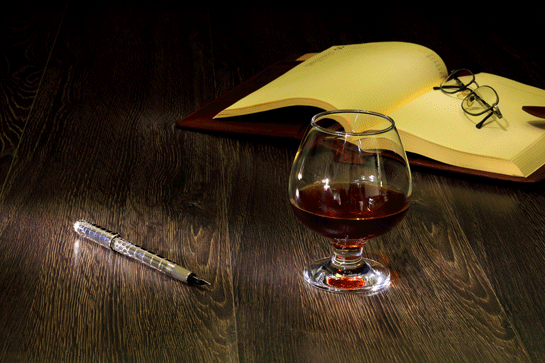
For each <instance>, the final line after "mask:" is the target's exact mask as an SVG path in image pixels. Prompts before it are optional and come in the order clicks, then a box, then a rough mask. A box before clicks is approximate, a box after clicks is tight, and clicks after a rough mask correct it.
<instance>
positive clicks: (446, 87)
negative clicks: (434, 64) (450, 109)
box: [433, 69, 503, 129]
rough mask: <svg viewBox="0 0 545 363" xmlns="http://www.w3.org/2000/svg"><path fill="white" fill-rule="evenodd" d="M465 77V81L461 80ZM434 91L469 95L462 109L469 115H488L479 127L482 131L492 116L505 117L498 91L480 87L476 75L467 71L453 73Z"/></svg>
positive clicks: (463, 102)
mask: <svg viewBox="0 0 545 363" xmlns="http://www.w3.org/2000/svg"><path fill="white" fill-rule="evenodd" d="M461 77H464V79H463V80H461V79H460V78H461ZM472 84H475V86H476V87H477V88H475V89H474V90H472V89H471V88H470V86H471V85H472ZM433 89H434V90H441V91H442V92H443V93H445V94H447V95H452V94H455V93H458V92H462V94H464V93H467V96H465V97H464V99H463V100H462V109H463V110H464V112H466V113H467V114H469V115H472V116H480V115H483V114H485V113H486V114H487V115H486V117H485V118H484V119H482V120H481V121H480V122H479V123H478V124H477V125H475V126H476V127H477V128H478V129H480V128H481V127H482V126H483V125H484V123H485V121H486V120H488V119H489V118H490V117H491V116H492V115H496V116H497V117H498V118H502V117H503V115H502V114H501V112H500V109H499V108H498V103H499V102H500V99H499V97H498V94H497V93H496V91H495V90H494V89H493V88H492V87H490V86H480V87H479V85H478V84H477V82H476V81H475V75H474V74H473V73H472V72H471V71H469V70H467V69H458V70H456V71H453V72H452V73H451V74H449V76H448V77H447V78H445V80H444V81H443V83H441V86H439V87H433Z"/></svg>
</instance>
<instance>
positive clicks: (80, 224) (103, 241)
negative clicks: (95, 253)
mask: <svg viewBox="0 0 545 363" xmlns="http://www.w3.org/2000/svg"><path fill="white" fill-rule="evenodd" d="M74 230H75V231H76V232H77V234H78V235H80V236H81V237H84V238H86V239H89V240H91V241H93V242H96V243H98V244H99V245H101V246H103V247H106V248H109V249H112V250H114V251H115V252H118V253H121V254H123V255H125V256H128V257H130V258H133V259H135V260H137V261H140V262H142V263H143V264H145V265H147V266H149V267H152V268H154V269H156V270H159V271H161V272H162V273H164V274H166V275H168V276H170V277H172V278H175V279H177V280H180V281H182V282H185V283H187V284H193V285H210V283H209V282H208V281H205V280H203V279H201V278H199V277H197V276H196V275H195V274H194V273H193V272H191V271H189V270H188V269H186V268H184V267H182V266H180V265H177V264H176V263H174V262H172V261H170V260H168V259H166V258H164V257H161V256H159V255H156V254H154V253H152V252H150V251H148V250H145V249H144V248H142V247H139V246H137V245H135V244H132V243H131V242H129V241H127V240H125V239H123V238H121V236H120V235H119V234H118V233H114V232H111V231H109V230H107V229H106V228H103V227H100V226H98V225H96V224H94V223H91V222H88V221H85V220H79V221H77V222H76V223H74Z"/></svg>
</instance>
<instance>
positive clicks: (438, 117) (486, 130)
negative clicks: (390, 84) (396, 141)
mask: <svg viewBox="0 0 545 363" xmlns="http://www.w3.org/2000/svg"><path fill="white" fill-rule="evenodd" d="M475 78H476V81H477V82H478V84H479V85H481V86H482V85H489V86H491V87H492V88H494V89H495V90H496V92H497V93H498V96H499V104H498V107H499V109H500V111H501V113H502V114H503V117H502V118H497V117H496V116H492V117H491V118H490V119H489V120H488V121H487V122H486V123H485V125H484V126H483V127H482V128H481V129H477V128H476V127H475V125H476V124H477V123H478V122H479V121H480V120H482V119H483V118H484V117H485V115H482V116H475V117H473V116H468V115H467V114H466V113H465V112H464V111H463V110H462V106H461V104H462V99H461V98H456V97H451V96H447V95H445V94H444V93H443V92H441V91H439V90H437V91H434V90H432V91H430V92H428V93H426V94H424V95H422V96H420V97H419V98H417V99H416V100H414V101H412V102H410V103H408V104H406V105H404V106H402V107H401V108H400V109H398V110H396V111H394V112H392V113H391V114H390V116H391V117H392V118H393V119H394V121H395V123H396V126H397V128H398V130H399V131H400V134H402V142H403V143H404V146H405V148H406V149H407V151H410V152H415V153H418V154H420V155H423V156H427V157H430V158H432V159H434V160H438V161H442V162H445V163H448V164H453V165H458V166H464V167H471V168H473V169H475V168H476V169H480V170H487V169H486V168H487V165H480V164H479V163H478V162H476V161H475V159H474V158H470V157H469V156H471V155H474V156H484V157H488V158H490V159H493V158H497V159H503V160H509V161H513V162H514V163H516V164H517V166H518V168H519V169H520V170H521V173H522V174H526V175H528V174H530V173H532V172H533V171H535V170H536V169H537V168H539V167H540V166H541V165H542V164H543V160H545V145H543V142H545V120H540V119H538V118H536V117H535V116H532V115H530V114H528V113H526V112H524V111H522V106H526V105H528V106H536V105H537V106H539V105H545V91H544V90H541V89H538V88H535V87H531V86H527V85H524V84H522V83H519V82H515V81H512V80H509V79H507V78H504V77H500V76H495V75H492V74H488V73H480V74H477V75H475ZM403 134H409V135H410V136H409V137H407V136H405V137H403ZM414 137H416V138H419V139H421V140H425V142H424V143H423V142H415V140H414ZM405 144H406V145H405ZM426 144H427V145H429V147H426ZM437 146H440V148H439V149H438V148H437ZM449 149H450V150H453V151H456V152H460V153H465V154H466V157H465V158H460V154H456V155H457V160H452V155H454V154H452V153H450V154H449V152H448V150H449ZM441 150H442V151H441ZM475 163H477V164H475ZM496 172H501V171H498V170H496Z"/></svg>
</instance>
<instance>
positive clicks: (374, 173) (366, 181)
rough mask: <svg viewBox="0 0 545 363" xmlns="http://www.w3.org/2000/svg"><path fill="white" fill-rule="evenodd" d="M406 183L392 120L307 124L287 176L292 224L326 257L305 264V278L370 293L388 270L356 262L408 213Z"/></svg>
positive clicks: (351, 117)
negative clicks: (314, 236) (318, 242)
mask: <svg viewBox="0 0 545 363" xmlns="http://www.w3.org/2000/svg"><path fill="white" fill-rule="evenodd" d="M411 193H412V179H411V171H410V168H409V163H408V161H407V156H406V154H405V150H404V149H403V146H402V144H401V140H400V138H399V134H398V132H397V129H396V127H395V123H394V121H393V120H392V119H391V118H389V117H387V116H385V115H382V114H379V113H375V112H370V111H361V110H337V111H328V112H323V113H320V114H318V115H316V116H314V117H313V118H312V120H311V124H310V127H309V129H308V130H307V132H306V134H305V136H304V138H303V140H302V141H301V144H300V146H299V149H298V151H297V154H296V156H295V160H294V162H293V166H292V169H291V173H290V179H289V198H290V202H291V204H292V206H293V210H294V212H295V215H296V216H297V218H298V219H299V221H300V222H301V223H302V224H303V225H304V226H306V227H307V228H308V229H310V230H311V231H313V232H316V233H318V234H319V235H321V236H324V237H326V238H327V239H328V240H329V241H330V244H331V249H332V254H331V256H329V257H327V258H323V259H320V260H318V261H315V262H313V263H311V264H310V265H308V266H307V267H306V268H305V269H304V272H303V274H304V278H305V280H306V281H308V282H309V283H310V284H311V285H313V286H315V287H318V288H321V289H325V290H328V291H334V292H361V293H365V294H375V293H377V292H379V291H381V290H384V289H385V288H387V287H388V286H389V284H390V272H389V271H388V269H387V268H386V267H385V266H383V265H382V264H380V263H379V262H377V261H374V260H370V259H367V258H364V257H363V247H364V245H365V244H366V243H367V241H369V240H370V239H372V238H374V237H378V236H381V235H383V234H385V233H386V232H388V231H390V230H391V229H392V228H393V227H394V226H396V225H397V224H398V223H399V222H400V221H401V220H402V219H403V217H404V216H405V214H406V213H407V209H408V207H409V200H410V197H411Z"/></svg>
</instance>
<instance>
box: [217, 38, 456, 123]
mask: <svg viewBox="0 0 545 363" xmlns="http://www.w3.org/2000/svg"><path fill="white" fill-rule="evenodd" d="M446 75H447V71H446V66H445V64H444V62H443V61H442V60H441V58H440V57H439V56H438V55H437V54H436V53H435V52H433V51H432V50H430V49H428V48H426V47H423V46H420V45H417V44H412V43H404V42H379V43H365V44H356V45H345V46H334V47H331V48H329V49H327V50H325V51H324V52H322V53H319V54H317V55H315V56H313V57H312V58H310V59H309V60H307V61H305V62H303V63H301V64H299V65H298V66H296V67H294V68H293V69H291V70H290V71H288V72H287V73H285V74H284V75H282V76H281V77H279V78H277V79H276V80H274V81H272V82H271V83H269V84H267V85H265V86H264V87H262V88H260V89H259V90H257V91H256V92H253V93H252V94H250V95H248V96H246V97H245V98H243V99H241V100H239V101H238V102H236V103H235V104H233V105H232V106H230V107H228V108H227V109H225V110H224V111H222V112H220V113H219V114H218V115H217V116H216V118H219V117H230V116H237V115H241V114H247V113H253V112H260V111H266V110H270V109H274V108H279V107H285V106H290V105H302V106H315V107H320V108H322V109H324V110H332V109H364V110H370V111H376V112H380V113H384V114H388V113H390V112H392V111H393V110H395V109H397V108H399V107H400V106H401V105H403V104H405V103H407V102H409V101H410V100H412V99H414V98H416V97H418V96H419V95H421V94H423V93H425V92H427V91H428V90H429V89H430V88H431V87H433V86H435V85H437V84H439V83H440V82H441V81H442V80H443V79H444V78H445V77H446Z"/></svg>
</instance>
